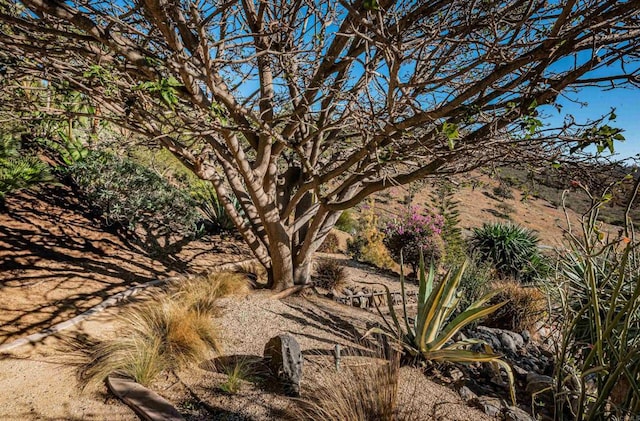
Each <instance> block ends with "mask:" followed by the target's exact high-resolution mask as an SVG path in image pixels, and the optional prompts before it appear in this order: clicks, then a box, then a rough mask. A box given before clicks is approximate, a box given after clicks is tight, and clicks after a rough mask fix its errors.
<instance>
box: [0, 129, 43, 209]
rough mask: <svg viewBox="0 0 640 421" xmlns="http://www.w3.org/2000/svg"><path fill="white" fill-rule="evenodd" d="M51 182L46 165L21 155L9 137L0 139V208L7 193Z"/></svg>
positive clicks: (38, 160) (33, 158) (34, 158)
mask: <svg viewBox="0 0 640 421" xmlns="http://www.w3.org/2000/svg"><path fill="white" fill-rule="evenodd" d="M52 181H53V177H52V176H51V173H50V172H49V167H48V165H47V164H45V163H44V162H42V161H41V160H40V159H38V158H37V157H35V156H28V155H27V156H24V155H22V154H21V153H20V151H19V147H18V145H17V143H16V142H14V140H13V139H12V138H11V137H9V136H3V137H0V206H2V205H3V203H4V198H5V195H6V194H7V193H10V192H14V191H18V190H22V189H29V188H32V187H35V186H37V185H38V184H42V183H47V182H52Z"/></svg>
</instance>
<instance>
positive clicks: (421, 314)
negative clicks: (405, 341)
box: [416, 279, 447, 351]
mask: <svg viewBox="0 0 640 421" xmlns="http://www.w3.org/2000/svg"><path fill="white" fill-rule="evenodd" d="M446 284H447V282H446V279H445V280H443V281H442V282H441V283H440V285H438V288H437V289H434V290H433V291H431V294H429V297H428V299H427V301H426V302H425V303H424V304H422V305H420V303H418V317H417V318H416V336H417V339H418V344H417V345H418V348H419V349H420V350H421V351H426V348H425V344H426V340H425V338H426V336H427V333H428V332H427V331H428V330H429V328H431V330H434V329H436V330H437V328H438V326H432V321H433V320H434V319H435V317H436V315H437V312H438V310H439V302H440V298H441V297H442V295H443V294H444V292H445V291H444V290H445V287H446Z"/></svg>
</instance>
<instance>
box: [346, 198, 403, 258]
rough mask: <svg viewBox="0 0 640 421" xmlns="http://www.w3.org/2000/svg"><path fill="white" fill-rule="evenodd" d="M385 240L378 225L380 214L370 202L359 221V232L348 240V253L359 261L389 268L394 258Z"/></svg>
mask: <svg viewBox="0 0 640 421" xmlns="http://www.w3.org/2000/svg"><path fill="white" fill-rule="evenodd" d="M383 241H384V233H383V232H382V231H380V228H379V227H378V215H377V214H376V212H375V209H374V207H373V202H370V205H369V207H368V208H366V209H365V211H364V214H363V215H362V218H361V219H360V221H359V223H358V229H357V234H356V235H355V236H354V238H353V239H351V240H349V241H348V242H347V253H348V254H349V255H350V256H351V257H352V258H354V259H356V260H358V261H361V262H366V263H371V264H373V265H375V266H378V267H381V268H389V267H391V266H392V265H393V260H392V259H391V256H389V250H387V248H386V247H385V245H384V243H383Z"/></svg>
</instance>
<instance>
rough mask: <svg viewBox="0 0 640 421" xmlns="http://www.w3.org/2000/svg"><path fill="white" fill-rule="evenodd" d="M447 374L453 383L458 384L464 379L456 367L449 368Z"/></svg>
mask: <svg viewBox="0 0 640 421" xmlns="http://www.w3.org/2000/svg"><path fill="white" fill-rule="evenodd" d="M448 374H449V377H451V380H453V381H454V382H458V381H460V380H462V379H463V378H464V373H463V372H462V371H461V370H460V369H459V368H457V367H453V368H451V369H450V370H449V373H448Z"/></svg>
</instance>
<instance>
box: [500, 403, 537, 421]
mask: <svg viewBox="0 0 640 421" xmlns="http://www.w3.org/2000/svg"><path fill="white" fill-rule="evenodd" d="M503 417H504V419H505V421H536V420H535V418H533V417H532V416H531V415H529V414H528V413H527V411H525V410H523V409H520V408H518V407H517V406H509V407H507V408H505V409H504V412H503Z"/></svg>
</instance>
